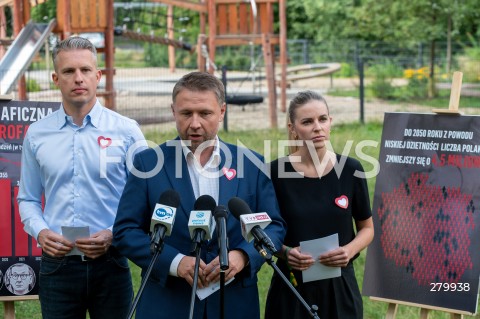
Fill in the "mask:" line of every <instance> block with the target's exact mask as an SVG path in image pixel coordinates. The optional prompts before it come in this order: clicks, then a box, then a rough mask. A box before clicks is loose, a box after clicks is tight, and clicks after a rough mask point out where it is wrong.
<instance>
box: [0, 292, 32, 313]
mask: <svg viewBox="0 0 480 319" xmlns="http://www.w3.org/2000/svg"><path fill="white" fill-rule="evenodd" d="M21 300H38V295H28V296H11V297H0V301H3V314H4V318H5V319H15V301H21Z"/></svg>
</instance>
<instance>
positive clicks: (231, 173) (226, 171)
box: [222, 167, 237, 181]
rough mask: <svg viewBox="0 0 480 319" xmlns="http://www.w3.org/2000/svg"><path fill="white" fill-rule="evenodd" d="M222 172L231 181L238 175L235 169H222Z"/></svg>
mask: <svg viewBox="0 0 480 319" xmlns="http://www.w3.org/2000/svg"><path fill="white" fill-rule="evenodd" d="M222 172H223V174H224V175H225V177H226V178H227V179H228V180H229V181H231V180H232V179H233V178H234V177H235V176H236V175H237V171H236V170H235V169H233V168H230V169H229V168H226V167H224V168H222Z"/></svg>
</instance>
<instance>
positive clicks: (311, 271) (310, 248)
mask: <svg viewBox="0 0 480 319" xmlns="http://www.w3.org/2000/svg"><path fill="white" fill-rule="evenodd" d="M338 247H339V244H338V234H333V235H330V236H327V237H323V238H318V239H312V240H306V241H302V242H300V249H301V250H302V253H308V254H310V255H312V256H313V258H314V259H315V264H313V265H312V267H310V268H308V269H307V270H305V271H302V278H303V282H309V281H315V280H322V279H327V278H335V277H340V276H341V269H340V267H328V266H325V265H322V264H321V263H320V262H319V261H318V259H317V258H318V256H320V255H321V254H323V253H326V252H327V251H330V250H332V249H335V248H338Z"/></svg>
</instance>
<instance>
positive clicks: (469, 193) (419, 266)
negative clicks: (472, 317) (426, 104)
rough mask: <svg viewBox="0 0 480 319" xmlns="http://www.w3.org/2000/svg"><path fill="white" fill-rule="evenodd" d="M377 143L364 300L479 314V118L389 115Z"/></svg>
mask: <svg viewBox="0 0 480 319" xmlns="http://www.w3.org/2000/svg"><path fill="white" fill-rule="evenodd" d="M381 143H382V144H381V148H380V156H379V162H380V172H379V174H378V176H377V181H376V185H375V195H374V201H373V220H374V226H375V238H374V240H373V242H372V243H371V244H370V246H369V247H368V251H367V260H366V265H365V274H364V283H363V294H364V295H366V296H371V297H377V298H382V299H389V300H398V301H403V302H406V303H414V304H418V305H426V306H431V307H439V308H443V309H451V310H458V311H462V312H467V313H476V312H477V303H478V289H479V275H480V117H479V116H452V115H435V114H412V113H386V114H385V119H384V126H383V133H382V142H381ZM452 312H454V311H452Z"/></svg>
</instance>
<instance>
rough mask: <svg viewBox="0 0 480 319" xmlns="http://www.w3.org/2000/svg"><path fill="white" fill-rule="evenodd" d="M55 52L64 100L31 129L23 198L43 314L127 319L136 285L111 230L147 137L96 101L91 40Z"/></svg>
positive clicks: (55, 78)
mask: <svg viewBox="0 0 480 319" xmlns="http://www.w3.org/2000/svg"><path fill="white" fill-rule="evenodd" d="M52 55H53V63H54V67H55V72H54V73H53V74H52V79H53V82H54V83H55V84H56V85H57V86H58V87H59V88H60V91H61V93H62V105H61V107H60V109H59V110H58V111H56V112H54V113H52V114H51V115H49V116H47V117H45V118H43V119H42V120H39V121H37V122H35V123H33V124H32V125H31V126H30V128H29V130H28V132H27V135H26V137H25V139H24V144H23V152H22V169H21V179H20V190H19V193H18V197H17V198H18V203H19V208H20V216H21V219H22V222H23V224H24V228H25V231H26V232H27V233H28V234H30V235H31V236H32V237H34V238H36V239H37V241H38V243H39V245H40V246H41V247H42V252H43V253H42V262H41V265H40V278H39V283H40V286H39V297H40V303H41V307H42V316H43V318H45V319H50V318H67V317H68V318H82V317H85V316H86V312H87V311H88V312H89V314H90V318H102V319H105V318H107V319H108V318H112V319H113V318H115V319H117V318H124V317H126V314H127V312H128V309H129V306H130V304H131V300H132V296H133V289H132V283H131V277H130V271H129V268H128V263H127V259H126V258H125V257H122V256H120V255H119V254H118V252H117V251H116V250H115V249H114V247H112V246H111V243H112V227H113V222H114V220H115V216H116V211H117V206H118V202H119V199H120V195H121V194H122V191H123V188H124V186H125V183H126V180H127V175H128V167H127V166H128V165H127V164H128V163H129V162H130V163H131V161H132V158H133V155H134V154H135V153H136V152H137V151H139V150H141V149H144V148H145V147H146V141H145V138H144V137H143V134H142V132H141V131H140V129H139V127H138V125H137V123H136V122H135V121H133V120H131V119H128V118H126V117H124V116H121V115H119V114H117V113H115V112H113V111H111V110H108V109H106V108H104V107H103V106H102V105H101V104H100V102H99V101H98V100H97V98H96V88H97V85H98V83H99V81H100V78H101V71H100V70H98V68H97V52H96V49H95V47H94V46H93V45H92V43H90V41H88V40H86V39H84V38H81V37H71V38H69V39H66V40H64V41H62V42H60V43H59V44H58V45H57V46H56V47H55V48H54V50H53V54H52ZM43 195H44V196H45V207H44V208H43V209H42V196H43ZM65 226H68V227H70V229H72V228H73V230H74V232H75V230H78V229H80V227H83V229H84V231H85V228H86V227H85V226H88V230H87V236H85V235H83V236H80V238H72V236H73V237H76V236H75V235H71V234H67V233H66V230H65V232H64V230H62V227H65ZM75 227H77V228H75ZM67 237H68V238H67ZM74 248H75V249H74Z"/></svg>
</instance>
